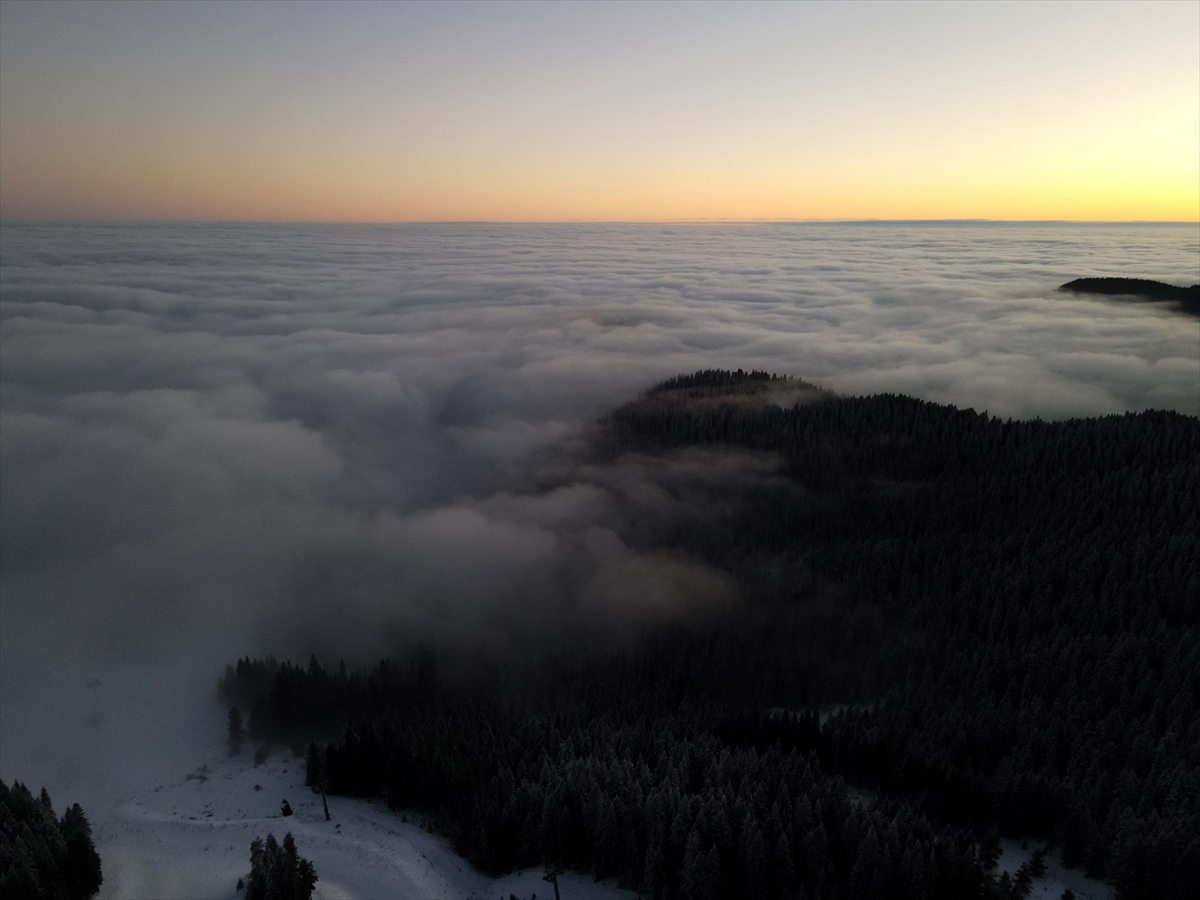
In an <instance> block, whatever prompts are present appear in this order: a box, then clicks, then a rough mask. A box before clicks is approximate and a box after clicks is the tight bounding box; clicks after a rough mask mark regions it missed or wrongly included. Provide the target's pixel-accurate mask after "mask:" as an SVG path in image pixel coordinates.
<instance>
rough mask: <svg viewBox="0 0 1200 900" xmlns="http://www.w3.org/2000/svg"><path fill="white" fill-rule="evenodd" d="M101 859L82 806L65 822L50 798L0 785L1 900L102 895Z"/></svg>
mask: <svg viewBox="0 0 1200 900" xmlns="http://www.w3.org/2000/svg"><path fill="white" fill-rule="evenodd" d="M101 881H102V875H101V871H100V856H99V855H98V854H97V853H96V847H95V845H94V844H93V842H92V828H91V825H90V824H89V823H88V820H87V816H85V815H84V814H83V810H82V809H81V808H80V806H79V804H78V803H75V804H72V805H71V806H69V807H68V808H67V810H66V811H65V812H64V813H63V815H62V817H61V818H60V817H58V816H56V815H55V814H54V804H53V803H52V802H51V800H50V795H49V794H48V793H47V792H46V789H45V788H42V791H41V793H40V794H39V795H38V796H37V797H34V796H33V794H32V793H31V792H30V790H29V788H27V787H25V785H23V784H21V782H19V781H14V782H13V783H12V787H9V786H8V785H6V784H5V783H4V782H3V781H0V897H3V898H4V900H86V898H88V897H91V896H92V895H93V894H95V893H96V892H97V891H98V890H100V884H101Z"/></svg>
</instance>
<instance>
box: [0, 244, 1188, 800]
mask: <svg viewBox="0 0 1200 900" xmlns="http://www.w3.org/2000/svg"><path fill="white" fill-rule="evenodd" d="M0 240H2V249H3V258H2V260H0V329H2V330H0V604H2V616H0V648H2V655H0V691H2V694H0V700H2V702H3V715H0V776H3V777H4V778H6V779H11V778H13V777H14V776H15V777H21V778H24V779H28V780H30V781H34V782H38V786H40V782H41V781H46V782H48V783H49V784H50V786H51V789H52V792H53V793H54V796H55V797H56V798H59V797H60V796H61V797H62V799H63V800H67V799H68V798H69V797H70V795H71V792H73V791H74V792H76V793H78V792H79V791H82V790H84V789H85V788H84V786H85V785H88V784H92V785H94V784H95V783H96V779H97V777H98V775H97V773H98V772H99V769H98V768H97V766H101V765H108V764H109V763H108V762H104V763H103V764H101V763H97V762H96V761H95V759H92V761H90V762H89V759H88V758H87V754H84V756H82V757H80V756H78V755H76V756H71V757H70V759H67V760H66V761H64V759H65V758H64V757H63V753H64V752H65V751H64V747H74V746H75V745H77V744H78V743H79V742H80V740H81V738H80V735H84V737H85V738H86V740H85V742H86V743H88V744H90V745H93V746H94V747H96V748H108V750H102V749H97V750H96V751H95V753H94V754H93V756H95V758H96V759H99V758H101V757H103V758H104V759H106V760H107V759H108V757H107V756H104V754H105V753H107V752H110V751H111V752H112V753H113V754H118V753H119V755H120V756H121V758H122V759H124V760H125V761H126V762H127V763H129V762H130V761H131V760H134V759H138V758H140V757H138V755H137V754H136V753H134V752H133V748H134V746H135V745H136V746H139V747H141V752H142V754H143V756H151V757H153V756H156V755H159V754H158V751H157V750H156V749H154V748H155V745H156V742H159V741H161V740H162V739H163V735H164V734H168V733H169V736H170V739H171V740H172V741H174V742H176V743H177V744H178V745H179V746H181V747H186V746H188V745H189V744H190V743H192V742H195V741H197V740H203V739H202V738H199V737H197V735H198V734H199V732H195V731H193V730H191V729H193V725H192V724H190V723H191V721H192V720H191V719H190V718H189V717H188V715H187V713H186V710H187V708H188V704H190V703H194V702H196V700H197V698H201V697H202V698H205V699H209V698H210V696H211V692H212V685H213V681H214V680H215V678H216V676H217V674H218V673H219V668H220V667H221V666H223V665H224V663H225V662H228V661H231V660H232V659H233V658H235V657H236V656H239V655H244V654H247V653H250V654H261V653H265V652H274V653H276V654H278V655H285V656H286V655H291V656H296V655H302V656H306V655H307V653H308V652H310V651H313V650H316V651H317V652H318V653H320V654H321V655H322V656H323V657H325V658H333V657H336V656H346V657H347V659H349V660H356V661H357V660H361V661H367V660H369V659H370V658H371V657H372V656H375V655H378V654H382V653H386V652H388V650H389V649H391V648H394V647H395V646H397V645H398V644H400V643H403V642H406V641H411V640H423V639H438V640H467V641H471V642H474V643H477V644H479V645H481V646H485V647H489V648H498V649H499V650H501V651H505V650H515V651H517V652H523V651H524V649H525V648H528V647H530V646H536V645H538V644H539V643H545V642H553V641H570V640H579V639H584V637H585V636H588V635H594V636H596V637H597V639H601V640H620V639H621V638H622V637H623V636H624V635H626V634H628V633H630V632H631V631H633V630H636V629H637V628H638V627H641V626H643V625H645V624H646V623H650V622H655V621H661V620H662V619H663V618H669V617H675V616H687V615H693V614H697V613H702V612H703V610H704V609H706V608H709V607H711V606H712V605H716V604H722V603H729V602H736V598H735V595H734V591H733V588H732V586H731V585H730V584H728V583H727V581H726V580H725V579H724V578H722V577H721V576H719V575H717V574H716V573H714V572H712V571H709V570H707V569H705V568H704V567H702V566H700V565H699V564H697V563H696V562H694V561H690V560H687V559H682V558H675V557H671V556H668V555H664V554H661V553H647V552H642V551H640V550H638V549H637V546H636V545H635V542H633V541H631V540H630V539H629V535H630V534H633V533H636V531H637V528H638V527H647V526H646V524H645V523H653V522H654V521H656V520H657V519H658V518H662V517H667V518H669V517H670V516H671V515H678V514H684V515H692V514H697V513H701V514H702V513H703V511H704V508H705V504H706V503H708V502H710V501H711V492H708V491H706V490H704V489H703V484H702V482H703V481H704V479H706V478H708V479H712V478H754V479H761V478H769V477H772V476H771V472H770V465H769V462H766V461H763V460H756V459H750V458H746V459H736V460H713V459H701V458H696V457H692V458H686V459H682V460H679V461H677V462H675V463H674V464H672V466H671V470H670V471H669V472H667V473H664V472H662V471H655V470H654V467H655V465H661V464H656V463H654V462H652V461H647V460H640V461H639V460H631V461H629V462H627V463H625V464H622V465H619V466H616V467H612V468H608V469H604V470H597V469H596V468H595V467H591V466H585V465H583V464H581V463H580V462H579V460H580V459H581V456H580V447H581V446H582V445H583V443H584V442H585V439H586V429H587V426H588V424H589V423H590V422H592V421H594V420H595V419H596V418H597V417H598V416H600V415H602V414H603V413H604V412H606V411H607V410H608V409H610V408H612V407H614V406H615V405H617V404H619V403H621V402H623V401H625V400H627V399H630V398H631V397H632V396H634V395H636V394H637V393H638V392H639V391H641V390H643V389H645V388H646V387H648V386H650V385H651V384H653V383H654V382H656V381H658V380H660V379H662V378H665V377H668V376H671V375H674V374H676V373H679V372H686V371H694V370H696V369H700V368H708V367H724V368H737V367H746V368H756V369H765V370H768V371H773V372H779V373H787V374H792V375H797V376H800V377H802V378H805V379H806V380H808V381H812V382H816V383H819V384H821V385H823V386H824V387H826V388H829V389H832V390H835V391H838V392H842V393H871V392H878V391H891V392H903V393H909V394H913V395H916V396H919V397H922V398H925V399H929V400H935V401H941V402H948V403H954V404H956V405H959V406H971V407H974V408H976V409H987V410H988V411H989V412H991V413H992V414H994V415H1001V416H1014V417H1021V416H1041V417H1043V418H1062V417H1069V416H1080V415H1095V414H1104V413H1113V412H1124V411H1126V410H1140V409H1146V408H1165V409H1174V410H1179V411H1182V412H1186V413H1189V414H1200V340H1198V338H1200V328H1198V326H1197V324H1196V322H1195V321H1194V320H1191V319H1188V318H1185V317H1182V316H1179V315H1178V314H1176V313H1173V312H1171V311H1170V310H1168V309H1165V308H1161V307H1157V306H1153V305H1146V306H1142V305H1138V306H1125V305H1120V304H1117V303H1113V302H1109V301H1106V300H1104V299H1103V298H1097V297H1086V296H1081V297H1064V296H1063V295H1062V294H1059V293H1057V292H1056V291H1055V288H1056V287H1057V286H1058V285H1060V284H1062V283H1063V282H1064V281H1067V280H1070V279H1072V278H1076V277H1079V276H1085V275H1122V276H1129V277H1147V278H1157V279H1163V280H1168V281H1173V282H1175V283H1178V284H1184V283H1193V282H1195V281H1196V280H1197V262H1198V260H1200V235H1198V233H1197V229H1196V228H1195V227H1194V226H1179V227H1167V226H1059V225H1054V226H1041V225H1037V226H1035V225H878V226H876V225H862V224H846V225H778V226H776V225H770V226H768V225H764V226H482V225H480V226H396V227H383V226H380V227H352V226H200V225H197V226H165V227H164V226H130V227H97V228H75V227H5V228H3V229H2V231H0ZM713 473H717V474H715V475H714V474H713ZM663 477H667V478H670V479H674V480H675V482H676V484H677V485H682V486H683V487H681V488H680V489H679V490H677V491H672V492H664V491H662V490H661V489H660V488H659V487H658V486H657V485H658V483H659V482H660V481H661V480H662V478H663ZM689 484H692V485H693V486H695V485H700V486H699V487H696V488H695V490H693V491H691V492H689V490H688V489H687V485H689ZM689 497H690V498H693V499H692V500H689V499H688V498H689ZM681 498H682V499H681ZM693 501H694V502H693ZM147 673H152V675H148V674H147ZM92 679H98V680H99V683H93V685H92V686H91V687H88V686H87V685H88V682H89V681H90V680H92ZM181 692H183V693H181ZM131 698H135V699H138V700H139V701H141V702H142V703H143V706H144V707H145V708H146V709H154V710H155V713H154V715H153V717H151V718H152V719H153V725H152V726H149V725H147V722H149V721H150V719H148V718H146V717H143V719H141V720H138V719H136V717H134V718H133V719H122V718H121V716H122V715H126V713H125V712H122V710H128V709H129V708H131V707H130V705H129V704H122V703H121V702H120V701H122V700H125V699H131ZM122 722H124V723H125V724H123V725H122V724H119V723H122ZM137 722H140V723H141V724H136V723H137ZM147 727H150V728H151V730H150V731H142V732H139V733H138V734H137V735H136V739H131V738H130V736H129V732H130V731H137V729H138V728H147ZM81 729H82V730H81ZM121 729H126V731H125V732H121ZM115 735H116V736H115ZM216 743H217V744H218V745H219V740H217V741H216ZM117 748H120V749H119V750H118V749H117ZM210 749H211V748H210ZM130 765H132V763H130ZM64 791H65V792H66V793H64Z"/></svg>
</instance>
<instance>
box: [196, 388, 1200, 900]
mask: <svg viewBox="0 0 1200 900" xmlns="http://www.w3.org/2000/svg"><path fill="white" fill-rule="evenodd" d="M797 396H799V397H801V398H802V399H800V400H799V401H797V402H791V399H792V398H794V397H797ZM781 398H787V402H780V401H781ZM698 450H699V451H703V452H705V453H709V454H720V455H724V456H727V457H728V458H729V459H739V458H744V459H747V460H755V461H757V462H756V465H757V468H756V469H755V471H756V472H759V473H760V475H759V476H758V477H756V478H742V479H732V480H730V481H729V483H728V484H726V485H724V486H721V485H716V486H712V485H710V486H709V488H708V489H709V491H710V493H711V494H713V496H712V497H710V500H711V503H710V504H709V505H708V506H706V507H705V509H706V510H707V512H706V513H705V514H702V515H694V516H687V517H680V518H676V519H673V520H670V521H665V520H664V521H662V522H658V523H654V524H653V525H652V526H639V527H633V526H631V527H630V528H629V533H628V534H627V535H625V539H626V540H627V541H628V542H629V543H630V544H631V545H634V546H638V547H639V548H642V549H646V550H653V551H656V552H663V553H672V554H676V555H678V556H680V557H681V558H692V559H697V560H702V561H703V562H704V563H705V564H706V565H708V566H711V567H713V568H715V569H718V570H720V571H722V572H724V573H726V574H727V575H728V577H729V578H731V579H732V580H733V582H734V583H735V584H736V585H737V588H738V600H737V602H736V603H733V604H731V605H727V606H725V607H722V608H721V609H718V610H716V611H713V612H711V613H709V614H707V615H706V616H704V617H702V618H698V619H690V620H687V621H677V622H675V623H673V624H665V625H661V626H659V627H656V628H654V629H651V630H650V631H648V632H646V633H644V634H642V635H641V636H640V637H638V638H637V639H636V640H632V641H630V642H628V643H626V644H624V645H622V646H619V647H611V646H609V647H603V646H594V647H592V648H591V649H583V648H580V647H562V648H560V649H557V650H554V649H551V650H547V651H546V652H545V653H544V654H541V655H538V656H536V657H533V656H527V657H525V658H522V659H520V660H511V659H510V660H498V659H474V660H473V661H472V662H471V663H470V664H469V665H468V664H466V663H464V662H463V660H462V658H461V654H455V653H454V652H452V651H448V650H446V649H445V648H433V647H429V646H415V647H407V648H397V652H396V654H395V656H394V657H393V658H391V659H388V660H385V661H382V662H380V663H378V664H377V665H375V666H374V667H373V668H368V669H363V670H353V671H349V670H347V668H346V667H345V665H340V666H338V667H337V668H336V669H326V668H324V667H323V666H322V665H321V664H320V662H319V661H318V660H317V659H316V658H315V657H314V658H313V659H311V660H310V661H309V663H308V664H307V665H306V666H302V665H294V664H292V663H286V662H285V663H280V662H277V661H276V660H274V659H271V658H267V659H260V660H252V659H249V658H247V659H243V660H240V661H238V662H237V664H236V666H231V667H229V668H228V669H227V670H226V673H225V676H224V678H223V679H222V680H221V682H220V688H219V689H220V694H221V697H222V699H223V700H224V701H225V702H226V703H227V704H228V705H229V706H231V707H234V708H238V709H240V710H242V711H243V712H244V713H245V714H246V720H247V723H248V724H247V729H246V730H247V733H248V737H249V739H251V740H254V741H257V742H259V743H284V744H290V745H292V746H293V747H295V748H296V749H297V750H299V751H300V752H304V748H305V747H307V776H308V779H307V780H308V783H309V784H310V785H312V786H313V789H314V790H319V791H326V792H328V793H330V794H344V795H349V796H357V797H379V798H383V799H385V800H386V801H387V802H388V803H389V804H390V805H392V806H393V807H395V808H405V809H417V810H421V811H422V812H423V813H424V814H425V815H426V816H427V817H428V818H429V819H430V821H432V822H433V823H434V825H435V827H437V828H438V829H439V830H441V831H442V832H443V833H445V834H446V835H448V836H449V837H450V838H451V840H452V841H453V842H454V845H455V847H456V848H457V849H458V850H459V851H460V852H461V853H462V854H463V855H465V856H466V857H467V858H469V859H470V860H471V861H472V862H473V863H475V864H476V865H477V866H479V867H480V868H482V869H484V870H486V871H488V872H492V873H501V872H506V871H511V870H512V869H514V868H517V867H525V866H530V865H539V864H540V865H546V866H547V867H551V868H553V867H561V866H565V867H570V868H574V869H578V870H581V871H587V872H592V873H594V874H595V875H596V876H597V877H608V876H612V877H616V878H617V879H619V880H620V882H621V883H622V884H624V885H626V886H628V887H630V888H632V889H634V890H636V891H638V892H639V893H641V894H642V895H643V896H648V897H654V898H660V900H677V898H678V900H682V898H706V900H707V898H712V900H718V898H748V897H773V898H774V897H778V898H793V900H817V898H821V900H839V898H846V900H850V898H854V900H858V898H864V900H876V898H903V900H910V898H911V900H918V898H920V900H938V898H955V900H957V898H966V897H980V898H1017V897H1024V896H1027V895H1028V892H1029V887H1030V880H1031V878H1032V877H1034V876H1036V875H1037V874H1039V869H1040V865H1041V862H1040V858H1038V857H1035V858H1034V860H1032V861H1031V863H1030V864H1029V865H1027V866H1025V867H1023V868H1022V869H1021V871H1020V872H1018V873H1017V874H1016V875H1015V876H1012V877H1010V876H1008V875H1003V876H999V875H997V873H996V869H995V862H996V859H997V857H998V854H999V837H1001V836H1006V837H1013V838H1022V839H1030V840H1037V841H1045V842H1048V843H1049V844H1050V845H1052V846H1053V847H1056V848H1058V849H1059V850H1061V853H1062V857H1063V860H1064V862H1065V863H1066V864H1068V865H1071V866H1078V867H1082V868H1083V869H1085V870H1086V871H1087V872H1088V873H1090V874H1092V875H1094V876H1096V877H1100V878H1103V879H1105V880H1106V881H1108V882H1109V883H1110V884H1111V885H1112V886H1113V887H1114V889H1115V891H1116V893H1117V896H1118V897H1119V898H1121V900H1151V898H1154V900H1157V898H1168V900H1183V898H1190V897H1193V896H1195V894H1194V891H1195V886H1196V885H1197V884H1200V543H1198V542H1197V540H1196V535H1197V534H1200V420H1197V419H1196V418H1194V417H1189V416H1185V415H1180V414H1177V413H1169V412H1154V411H1149V412H1142V413H1136V414H1134V413H1130V414H1126V415H1123V416H1108V417H1103V418H1089V419H1075V420H1070V421H1059V422H1043V421H1037V420H1035V421H1011V420H1001V419H997V418H994V417H989V416H988V415H987V414H986V413H977V412H975V411H972V410H961V409H956V408H954V407H952V406H945V405H939V404H935V403H929V402H924V401H921V400H917V399H913V398H911V397H906V396H899V395H890V394H881V395H875V396H869V397H846V398H841V397H836V396H833V395H832V394H829V393H827V392H823V391H821V390H819V389H817V388H815V387H813V386H811V385H805V384H804V383H803V382H799V381H797V380H794V379H789V378H781V377H778V376H773V375H769V374H767V373H763V372H743V371H741V370H739V371H736V372H728V371H705V372H698V373H695V374H693V375H686V376H680V377H677V378H674V379H671V380H670V381H668V382H664V383H663V384H661V385H659V386H657V387H656V388H654V389H652V390H650V391H648V392H647V393H646V394H645V395H643V396H642V397H640V398H638V399H637V400H635V401H633V402H631V403H629V404H627V405H625V406H623V407H621V408H620V409H617V410H616V411H614V412H613V413H612V414H610V415H609V416H608V417H607V418H606V419H605V420H604V421H602V422H601V423H599V425H598V428H597V431H596V434H595V435H594V441H593V446H592V450H591V452H592V453H593V455H594V460H593V463H594V465H597V466H602V465H606V464H614V463H617V462H619V461H620V460H623V459H628V458H631V457H650V458H659V459H670V458H672V457H674V456H677V455H678V454H681V453H686V452H696V451H698ZM764 460H765V461H767V462H768V463H769V466H770V471H771V474H770V475H769V476H762V475H761V472H762V463H763V461H764ZM240 728H241V724H240V717H239V724H238V729H239V732H240Z"/></svg>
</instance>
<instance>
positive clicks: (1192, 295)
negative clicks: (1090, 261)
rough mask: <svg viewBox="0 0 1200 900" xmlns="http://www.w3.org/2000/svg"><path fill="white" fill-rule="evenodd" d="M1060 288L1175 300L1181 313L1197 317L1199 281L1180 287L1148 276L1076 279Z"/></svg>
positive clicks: (1086, 292)
mask: <svg viewBox="0 0 1200 900" xmlns="http://www.w3.org/2000/svg"><path fill="white" fill-rule="evenodd" d="M1059 290H1060V291H1070V292H1072V293H1076V294H1106V295H1108V296H1116V297H1133V298H1136V299H1138V300H1168V301H1172V302H1174V303H1177V304H1178V305H1179V309H1180V310H1182V311H1183V312H1186V313H1188V314H1190V315H1193V316H1200V284H1193V285H1192V286H1191V287H1180V286H1179V285H1175V284H1166V283H1165V282H1162V281H1151V280H1150V279H1148V278H1076V279H1075V280H1074V281H1068V282H1067V283H1066V284H1064V285H1063V286H1062V287H1060V288H1059Z"/></svg>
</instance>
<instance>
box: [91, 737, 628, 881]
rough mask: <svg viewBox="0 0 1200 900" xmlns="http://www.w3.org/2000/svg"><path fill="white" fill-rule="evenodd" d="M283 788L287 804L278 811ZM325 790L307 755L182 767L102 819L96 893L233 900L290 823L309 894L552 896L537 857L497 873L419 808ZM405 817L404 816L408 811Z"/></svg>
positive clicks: (570, 876) (576, 877) (246, 757)
mask: <svg viewBox="0 0 1200 900" xmlns="http://www.w3.org/2000/svg"><path fill="white" fill-rule="evenodd" d="M284 799H287V800H288V801H289V803H290V804H291V806H292V809H293V811H294V814H293V815H292V816H290V817H287V818H284V817H283V816H282V815H281V814H280V808H281V804H282V801H283V800H284ZM329 811H330V814H331V816H332V821H330V822H326V821H325V816H324V813H323V811H322V809H321V798H320V797H319V796H317V795H315V794H313V793H312V792H311V791H310V790H309V789H308V788H307V787H305V786H304V766H303V761H302V760H299V759H296V758H295V757H293V756H292V755H291V754H283V755H279V754H277V755H275V756H273V757H271V758H270V759H268V760H267V761H266V762H264V763H263V764H262V765H260V766H254V765H253V764H252V762H251V760H250V755H249V751H243V752H242V754H241V755H240V756H237V757H233V758H228V757H225V758H219V757H218V758H214V759H213V760H212V761H211V762H210V763H208V764H207V768H201V769H197V770H195V771H193V772H192V773H189V774H187V775H185V774H184V773H180V776H179V778H178V779H176V780H174V781H171V782H169V783H164V784H161V785H157V786H154V787H151V788H149V789H147V790H145V791H142V792H140V793H138V794H136V795H135V796H133V797H132V798H130V799H129V800H128V802H126V803H124V804H122V805H120V806H119V807H118V809H117V810H116V811H115V813H114V814H113V815H112V816H111V817H105V818H104V821H103V822H102V823H99V824H98V827H97V830H96V839H97V845H98V849H99V850H100V854H101V857H102V859H103V865H104V885H103V887H102V889H101V892H100V896H101V897H102V898H108V897H114V898H115V897H121V898H125V897H147V898H168V897H186V898H192V897H211V898H226V900H235V898H236V897H237V896H238V893H237V890H236V884H237V880H238V878H240V877H243V876H245V875H246V873H247V872H248V871H249V868H250V862H249V861H250V842H251V841H252V840H253V839H254V838H255V837H260V836H261V837H265V836H266V834H267V833H268V832H270V833H273V834H274V835H275V836H276V837H277V838H280V839H282V837H283V835H284V833H285V832H291V833H292V835H293V836H294V837H295V839H296V844H297V847H298V849H299V851H300V854H301V855H302V856H304V857H306V858H308V859H310V860H312V862H313V864H314V866H315V867H316V870H317V875H318V877H319V881H318V882H317V890H316V896H317V897H321V898H330V900H334V898H337V900H341V898H385V897H395V898H480V900H482V898H493V897H495V898H503V900H507V898H508V896H509V895H510V894H516V895H517V896H518V897H523V898H528V897H530V896H531V895H533V894H537V895H538V897H541V898H546V897H553V896H554V889H553V887H552V886H551V885H549V884H547V883H545V882H544V881H543V880H542V877H541V876H542V870H541V869H530V870H526V871H524V872H519V873H514V874H512V875H507V876H505V877H503V878H500V879H492V878H489V877H488V876H486V875H484V874H482V873H481V872H478V871H477V870H475V869H474V868H473V867H472V866H471V865H470V864H469V863H468V862H466V860H464V859H462V858H461V857H460V856H458V855H457V854H456V853H455V852H454V851H453V850H452V849H451V848H450V846H449V845H448V843H447V842H446V840H444V839H443V838H441V837H439V836H437V835H435V834H431V833H429V832H428V831H425V830H423V828H422V827H421V825H420V824H419V823H418V820H417V818H416V817H404V816H402V815H400V814H396V813H392V812H391V811H389V810H388V809H387V808H386V807H385V806H383V805H382V804H379V803H371V802H367V801H362V800H353V799H348V798H343V797H330V798H329ZM406 818H407V821H406V820H405V819H406ZM559 889H560V892H561V894H562V896H563V897H564V898H572V900H577V898H595V900H628V898H632V897H633V896H634V895H633V894H632V893H631V892H629V891H624V890H620V889H618V888H616V887H614V886H612V884H611V883H608V882H602V883H596V882H593V881H592V880H591V878H589V877H587V876H583V875H578V874H574V873H566V874H564V875H563V876H561V877H560V878H559Z"/></svg>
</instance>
